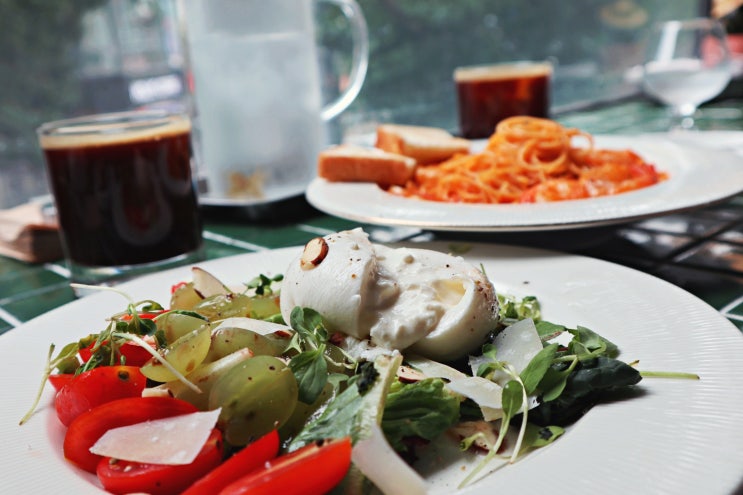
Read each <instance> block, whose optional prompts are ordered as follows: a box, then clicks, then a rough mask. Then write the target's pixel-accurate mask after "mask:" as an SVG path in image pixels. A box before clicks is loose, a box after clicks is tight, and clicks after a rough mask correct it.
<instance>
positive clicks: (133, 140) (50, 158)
mask: <svg viewBox="0 0 743 495" xmlns="http://www.w3.org/2000/svg"><path fill="white" fill-rule="evenodd" d="M37 134H38V137H39V142H40V145H41V148H42V150H43V151H44V156H45V158H46V169H47V176H48V180H49V186H50V189H51V191H52V194H53V196H54V202H55V205H56V209H57V218H58V222H59V226H60V231H61V235H62V244H63V249H64V252H65V257H66V261H67V264H68V267H69V270H70V279H71V281H72V282H78V283H82V284H99V283H106V282H107V281H112V280H120V279H122V278H128V277H130V276H133V275H139V274H143V273H147V272H150V271H155V270H159V269H163V268H167V267H171V266H177V265H181V264H185V263H190V262H193V261H197V260H199V259H201V258H202V257H203V241H202V224H201V216H200V213H199V207H198V200H197V196H196V188H195V184H194V180H193V176H192V166H191V158H192V156H191V123H190V120H189V118H188V117H187V116H185V115H180V114H172V113H168V112H165V111H159V110H146V111H131V112H119V113H110V114H101V115H93V116H89V117H80V118H74V119H67V120H60V121H56V122H49V123H46V124H44V125H42V126H41V127H40V128H39V129H38V131H37Z"/></svg>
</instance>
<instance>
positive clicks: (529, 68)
mask: <svg viewBox="0 0 743 495" xmlns="http://www.w3.org/2000/svg"><path fill="white" fill-rule="evenodd" d="M551 74H552V66H551V65H550V64H548V63H512V64H496V65H487V66H474V67H462V68H459V69H457V70H456V71H455V72H454V81H455V83H456V86H457V98H458V103H459V126H460V131H461V133H462V136H463V137H466V138H469V139H479V138H487V137H490V136H491V135H492V134H493V132H494V131H495V126H496V124H497V123H498V122H500V121H501V120H503V119H505V118H507V117H513V116H516V115H529V116H532V117H549V107H550V99H549V93H550V76H551Z"/></svg>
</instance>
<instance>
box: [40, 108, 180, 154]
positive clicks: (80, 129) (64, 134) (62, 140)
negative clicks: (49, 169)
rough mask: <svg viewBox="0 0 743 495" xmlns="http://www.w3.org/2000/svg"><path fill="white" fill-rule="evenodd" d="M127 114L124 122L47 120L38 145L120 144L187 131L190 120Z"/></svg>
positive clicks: (41, 129)
mask: <svg viewBox="0 0 743 495" xmlns="http://www.w3.org/2000/svg"><path fill="white" fill-rule="evenodd" d="M123 115H126V114H123ZM130 115H131V116H132V117H133V118H132V119H131V120H124V121H115V120H113V119H106V118H104V119H102V120H101V121H100V122H95V121H93V120H92V119H90V118H86V117H82V118H79V119H68V120H61V121H58V122H51V123H49V124H45V125H43V126H41V127H40V128H39V131H38V135H39V144H40V145H41V147H42V148H44V149H59V148H79V147H85V146H108V145H114V144H116V145H121V144H126V143H133V142H140V141H151V140H155V139H162V138H165V137H170V136H176V135H179V134H185V133H189V132H190V131H191V121H190V120H189V119H188V117H186V116H185V115H166V114H160V115H156V116H155V117H154V118H138V117H137V113H136V112H131V113H130ZM104 117H105V116H104Z"/></svg>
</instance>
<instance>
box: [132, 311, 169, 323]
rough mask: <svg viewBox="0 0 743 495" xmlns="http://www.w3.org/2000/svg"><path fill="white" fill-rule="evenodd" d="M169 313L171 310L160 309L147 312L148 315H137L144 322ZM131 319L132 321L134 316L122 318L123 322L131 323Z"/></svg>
mask: <svg viewBox="0 0 743 495" xmlns="http://www.w3.org/2000/svg"><path fill="white" fill-rule="evenodd" d="M168 311H170V310H169V309H158V310H155V311H147V312H146V313H137V316H139V317H140V318H142V319H143V320H152V319H153V318H156V317H158V316H160V315H161V314H163V313H167V312H168ZM131 319H132V315H130V314H125V315H124V316H122V317H121V320H122V321H131Z"/></svg>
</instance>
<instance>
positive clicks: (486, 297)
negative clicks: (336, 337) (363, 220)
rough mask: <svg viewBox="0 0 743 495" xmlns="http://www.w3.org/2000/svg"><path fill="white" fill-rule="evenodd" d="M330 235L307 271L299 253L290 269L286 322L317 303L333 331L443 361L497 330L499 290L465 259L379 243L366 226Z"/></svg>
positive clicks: (285, 296) (284, 300) (284, 297)
mask: <svg viewBox="0 0 743 495" xmlns="http://www.w3.org/2000/svg"><path fill="white" fill-rule="evenodd" d="M324 239H325V242H326V243H327V246H328V250H327V254H326V256H325V257H324V258H323V259H322V260H320V261H319V262H318V263H317V264H315V265H312V267H311V268H309V269H308V268H307V264H304V265H303V264H302V256H301V255H300V256H299V257H298V258H297V259H295V260H293V261H292V263H291V264H290V266H289V267H288V269H287V270H286V271H285V275H284V282H283V285H282V290H281V312H282V314H283V316H284V319H285V320H287V321H288V319H289V315H290V314H291V310H292V309H293V308H294V307H295V306H302V307H308V308H312V309H314V310H315V311H317V312H318V313H320V314H321V315H322V316H323V318H324V319H325V321H326V325H327V326H328V330H330V331H333V332H340V333H343V334H346V335H349V336H352V337H354V338H356V339H369V340H370V342H371V344H373V345H375V346H377V347H381V348H384V349H390V350H404V349H410V350H412V351H414V352H415V353H417V354H420V355H422V356H426V357H429V358H431V359H437V360H451V359H456V358H458V357H460V356H462V355H464V354H465V353H467V352H468V351H471V350H473V349H474V348H476V347H478V346H479V345H480V344H481V343H482V342H483V340H484V339H485V337H486V335H487V334H488V332H490V331H491V330H493V328H495V325H496V322H497V316H498V304H497V300H496V297H495V290H494V288H493V286H492V284H491V283H490V281H489V280H488V279H487V277H485V275H484V274H483V273H482V272H481V271H480V270H478V269H476V268H475V267H473V266H472V265H470V264H469V263H466V262H465V261H464V260H463V259H462V258H460V257H454V256H450V255H448V254H444V253H440V252H437V251H431V250H426V249H416V248H397V249H393V248H390V247H387V246H383V245H379V244H372V243H371V242H370V241H369V239H368V236H367V234H366V233H365V232H364V231H363V230H361V229H354V230H350V231H345V232H338V233H336V234H331V235H328V236H326V237H325V238H324Z"/></svg>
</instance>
